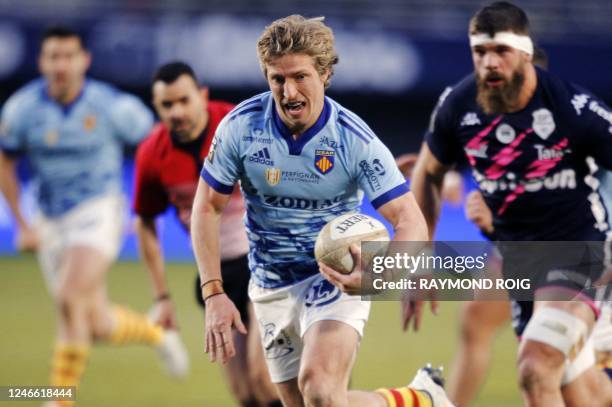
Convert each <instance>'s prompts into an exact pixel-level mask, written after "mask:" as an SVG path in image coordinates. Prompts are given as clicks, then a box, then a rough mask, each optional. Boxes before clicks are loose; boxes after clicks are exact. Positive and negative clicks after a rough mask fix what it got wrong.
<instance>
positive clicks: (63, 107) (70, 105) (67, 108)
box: [41, 78, 89, 116]
mask: <svg viewBox="0 0 612 407" xmlns="http://www.w3.org/2000/svg"><path fill="white" fill-rule="evenodd" d="M88 82H89V80H88V79H87V78H85V80H84V81H83V87H82V88H81V91H80V92H79V94H78V95H77V97H76V98H74V100H73V101H72V102H70V103H68V104H67V105H62V104H61V103H59V102H58V101H57V100H55V99H53V98H52V97H51V95H49V90H48V84H47V81H46V80H43V87H42V89H41V96H42V98H43V100H45V101H47V102H50V103H53V104H55V105H57V106H58V107H59V108H60V109H61V110H62V112H63V113H64V116H68V114H70V112H71V111H72V109H74V107H75V106H76V105H77V103H79V101H80V100H81V99H82V98H83V95H84V94H85V87H86V86H87V83H88Z"/></svg>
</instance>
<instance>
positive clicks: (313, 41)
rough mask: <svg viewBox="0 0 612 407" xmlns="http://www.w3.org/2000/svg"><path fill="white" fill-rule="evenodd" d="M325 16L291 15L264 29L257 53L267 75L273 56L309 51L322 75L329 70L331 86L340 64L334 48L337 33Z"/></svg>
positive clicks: (326, 85)
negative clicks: (336, 68)
mask: <svg viewBox="0 0 612 407" xmlns="http://www.w3.org/2000/svg"><path fill="white" fill-rule="evenodd" d="M324 19H325V17H316V18H304V17H302V16H300V15H296V14H294V15H291V16H289V17H285V18H281V19H278V20H276V21H274V22H273V23H272V24H270V25H269V26H267V27H266V28H265V29H264V32H263V33H262V34H261V37H259V41H258V42H257V56H258V57H259V65H260V66H261V70H262V71H263V73H264V75H265V76H267V70H266V65H267V64H268V63H270V62H271V61H272V60H273V59H275V58H278V57H281V56H283V55H287V54H306V55H309V56H310V57H312V59H313V62H314V65H315V68H316V70H317V72H319V75H324V74H325V73H326V72H328V73H329V75H328V76H327V79H326V81H325V87H326V88H327V87H328V86H329V83H330V79H331V77H332V75H333V73H334V68H333V66H334V64H337V63H338V54H337V53H336V50H335V49H334V34H333V32H332V30H331V28H329V27H328V26H326V25H325V24H324V23H323V20H324Z"/></svg>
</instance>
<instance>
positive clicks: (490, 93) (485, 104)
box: [476, 65, 525, 114]
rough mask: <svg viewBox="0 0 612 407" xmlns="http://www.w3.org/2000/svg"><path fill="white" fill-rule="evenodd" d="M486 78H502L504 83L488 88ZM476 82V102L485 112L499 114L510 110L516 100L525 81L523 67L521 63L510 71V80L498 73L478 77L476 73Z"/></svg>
mask: <svg viewBox="0 0 612 407" xmlns="http://www.w3.org/2000/svg"><path fill="white" fill-rule="evenodd" d="M487 79H503V80H504V82H505V83H504V84H503V85H502V86H500V87H498V88H490V87H489V86H488V85H487V82H486V81H487ZM476 81H477V83H478V96H477V97H476V100H477V101H478V104H479V105H480V107H481V108H482V110H484V111H485V113H487V114H500V113H508V112H511V111H512V109H513V108H514V106H516V103H517V101H518V97H519V94H520V93H521V89H522V87H523V84H524V83H525V69H524V66H523V65H521V66H519V67H518V69H517V70H515V71H514V72H513V73H512V77H511V78H510V81H507V80H506V79H504V78H502V77H501V76H500V75H498V74H488V75H487V76H485V77H479V76H478V74H476Z"/></svg>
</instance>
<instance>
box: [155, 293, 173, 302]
mask: <svg viewBox="0 0 612 407" xmlns="http://www.w3.org/2000/svg"><path fill="white" fill-rule="evenodd" d="M169 299H170V294H169V293H163V294H160V295H158V296H157V298H155V302H160V301H165V300H169Z"/></svg>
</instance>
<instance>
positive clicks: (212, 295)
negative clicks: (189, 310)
mask: <svg viewBox="0 0 612 407" xmlns="http://www.w3.org/2000/svg"><path fill="white" fill-rule="evenodd" d="M221 294H225V292H220V293H214V294H211V295H209V296H208V297H204V303H206V300H207V299H209V298H212V297H214V296H216V295H221Z"/></svg>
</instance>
